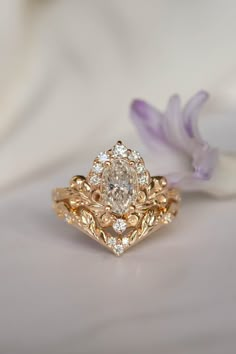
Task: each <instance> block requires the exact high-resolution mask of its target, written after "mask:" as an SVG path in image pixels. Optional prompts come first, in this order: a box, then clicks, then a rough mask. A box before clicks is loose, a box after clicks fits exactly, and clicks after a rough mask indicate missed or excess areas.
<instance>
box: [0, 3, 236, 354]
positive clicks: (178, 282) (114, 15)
mask: <svg viewBox="0 0 236 354" xmlns="http://www.w3.org/2000/svg"><path fill="white" fill-rule="evenodd" d="M235 15H236V6H235V2H234V1H233V0H232V1H230V0H228V1H222V2H215V1H213V0H207V1H206V0H204V1H203V0H201V1H197V2H195V1H187V0H185V1H184V0H183V1H175V2H174V1H170V0H165V1H164V0H159V1H154V0H148V1H144V0H142V1H141V0H139V1H138V0H135V1H134V0H126V1H125V0H122V1H121V0H119V1H118V0H107V1H105V0H99V1H92V0H88V1H72V0H71V1H70V0H69V1H68V0H67V1H66V0H64V1H33V0H25V1H23V0H22V1H20V0H12V1H8V0H2V1H1V2H0V48H1V56H0V117H1V118H0V144H1V145H0V147H1V149H0V161H1V174H0V195H1V201H0V218H1V220H0V221H1V237H0V252H1V254H0V278H1V289H0V308H1V314H0V328H1V331H0V353H3V354H32V353H34V354H41V353H44V354H54V353H55V354H72V353H73V354H74V353H76V354H77V353H81V354H86V353H89V354H90V353H91V354H92V353H96V354H100V353H103V354H106V353H109V354H110V353H115V354H116V353H118V354H120V353H125V354H126V353H135V354H139V353H140V354H141V353H142V354H143V353H147V354H149V353H150V354H156V353H161V354H172V353H173V354H185V353H186V354H195V353H196V354H199V353H201V354H222V353H223V352H224V353H227V354H231V353H232V354H234V353H235V345H236V341H235V335H236V333H235V332H236V330H235V329H236V316H235V296H236V288H235V281H234V269H235V266H236V263H235V256H234V249H235V230H236V221H235V207H236V202H235V200H231V201H221V202H219V201H215V200H212V199H210V198H206V197H202V196H188V197H186V198H185V199H184V202H183V208H182V212H181V214H180V217H179V218H178V220H177V221H176V222H175V223H174V224H173V225H171V226H170V227H168V228H166V229H163V230H162V231H160V232H159V235H160V236H159V237H158V236H157V235H156V236H154V237H152V238H150V240H147V241H145V242H143V243H142V244H140V245H139V246H137V247H135V248H134V249H132V250H131V251H130V252H128V253H127V254H126V255H124V256H123V257H121V258H119V259H117V258H115V257H114V256H113V255H112V254H110V253H108V252H107V251H106V250H105V249H102V248H101V247H100V246H99V245H97V244H96V243H95V242H93V241H92V240H90V239H88V238H86V237H85V236H82V235H81V234H79V233H78V231H76V230H74V229H73V228H70V227H68V226H67V225H65V224H63V223H62V222H61V221H60V220H57V219H56V218H55V217H54V215H53V212H52V211H51V209H50V190H51V189H52V188H53V187H55V186H64V185H66V184H67V183H68V180H69V178H70V177H71V176H72V175H73V174H80V173H86V172H87V170H88V167H89V164H90V162H92V160H93V158H94V157H95V155H96V154H97V153H98V152H99V151H100V150H103V149H106V148H109V147H110V146H111V145H112V144H113V143H114V142H115V141H116V140H117V139H123V140H124V142H128V143H130V145H131V147H136V148H137V147H139V149H140V150H141V151H142V150H143V151H144V154H145V150H144V149H143V147H142V146H141V143H140V142H139V140H138V138H137V136H136V135H135V134H136V133H135V130H134V128H133V127H132V125H131V123H130V122H129V119H128V117H127V115H128V106H129V103H130V101H131V99H132V98H135V97H142V98H145V99H147V100H149V101H150V102H153V104H155V103H156V105H158V106H159V107H160V108H162V107H164V105H165V102H166V100H167V98H168V96H169V95H170V94H172V93H173V92H178V93H180V94H181V95H182V96H183V98H184V99H186V98H188V97H189V96H191V95H192V94H193V93H195V92H196V91H197V90H198V89H200V88H204V89H206V90H208V91H210V92H211V94H212V101H211V103H210V104H209V106H208V113H210V114H208V115H206V117H208V118H209V119H207V118H206V119H205V120H204V119H203V120H202V129H203V131H204V134H206V136H207V137H208V138H209V140H210V141H211V142H213V143H214V144H217V145H220V146H221V147H222V148H223V149H227V150H230V151H235V150H236V146H235V129H236V123H235V116H234V112H235V98H236V97H235V96H236V67H235V62H236V42H235V38H234V37H235V36H234V34H235V30H236V24H235ZM216 111H218V114H219V115H218V116H216V117H215V118H212V117H213V116H214V114H215V112H216ZM206 112H207V111H206ZM203 116H204V115H203ZM214 119H215V123H214ZM146 156H147V153H146ZM161 158H162V157H157V161H158V159H161ZM151 170H152V172H155V171H154V170H155V166H154V165H152V166H151Z"/></svg>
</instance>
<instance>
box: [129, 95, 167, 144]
mask: <svg viewBox="0 0 236 354" xmlns="http://www.w3.org/2000/svg"><path fill="white" fill-rule="evenodd" d="M130 116H131V119H132V120H133V122H134V124H135V126H136V127H137V129H138V131H139V133H140V135H141V136H142V138H143V139H144V141H145V143H146V144H148V145H151V146H153V145H159V144H160V143H162V144H163V143H165V142H166V139H165V136H164V133H163V130H162V120H163V114H162V113H161V112H160V111H158V110H157V109H155V108H154V107H152V106H151V105H149V104H148V103H146V102H145V101H142V100H134V101H133V102H132V104H131V108H130Z"/></svg>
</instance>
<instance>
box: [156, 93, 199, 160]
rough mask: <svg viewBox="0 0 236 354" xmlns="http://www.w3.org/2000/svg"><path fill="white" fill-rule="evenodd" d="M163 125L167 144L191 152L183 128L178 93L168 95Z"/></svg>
mask: <svg viewBox="0 0 236 354" xmlns="http://www.w3.org/2000/svg"><path fill="white" fill-rule="evenodd" d="M163 125H164V131H165V135H166V137H167V138H168V142H169V144H172V145H173V146H174V147H175V148H176V149H179V150H182V151H184V152H185V153H187V154H191V152H192V145H193V144H192V141H191V139H190V138H189V136H188V134H187V132H186V130H185V128H184V122H183V115H182V112H181V106H180V97H179V96H178V95H173V96H171V97H170V99H169V102H168V105H167V109H166V114H165V122H164V123H163Z"/></svg>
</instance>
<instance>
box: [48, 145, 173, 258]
mask: <svg viewBox="0 0 236 354" xmlns="http://www.w3.org/2000/svg"><path fill="white" fill-rule="evenodd" d="M179 201H180V194H179V191H178V190H176V189H174V188H171V187H168V183H167V180H166V178H165V177H163V176H154V177H151V176H150V173H149V172H148V170H147V169H146V167H145V164H144V160H143V159H142V157H141V155H140V154H139V153H138V152H137V151H136V150H131V149H128V148H127V147H126V146H125V145H123V143H122V142H121V141H118V142H117V143H116V144H115V145H114V147H113V148H112V149H110V150H108V151H105V152H101V153H100V154H99V155H98V156H97V157H96V158H95V160H94V163H93V166H92V168H91V170H90V172H89V174H88V176H87V177H84V176H74V177H73V178H72V179H71V181H70V185H69V187H67V188H56V189H55V190H54V191H53V208H54V210H55V212H56V214H57V215H58V216H59V217H61V218H63V219H65V220H66V221H67V222H68V223H69V224H71V225H73V226H75V227H76V228H78V229H80V230H81V231H83V232H84V233H85V234H87V235H88V236H90V237H91V238H93V239H94V240H96V241H97V242H99V243H100V244H102V245H103V246H105V247H107V248H108V249H110V250H111V251H112V252H113V253H114V254H115V255H117V256H120V255H121V254H123V252H124V251H126V250H127V249H129V248H130V247H131V246H133V245H135V244H137V243H138V242H139V241H141V240H143V239H144V238H146V237H147V236H148V235H150V234H151V233H152V232H154V231H156V230H158V229H159V228H160V227H162V226H163V225H165V224H169V223H170V222H172V220H173V219H174V218H175V216H176V215H177V212H178V206H179Z"/></svg>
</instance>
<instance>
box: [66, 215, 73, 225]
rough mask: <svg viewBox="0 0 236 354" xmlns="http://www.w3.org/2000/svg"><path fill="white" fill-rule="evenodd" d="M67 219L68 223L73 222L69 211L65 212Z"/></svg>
mask: <svg viewBox="0 0 236 354" xmlns="http://www.w3.org/2000/svg"><path fill="white" fill-rule="evenodd" d="M65 220H66V222H68V224H71V223H72V217H71V215H70V214H69V213H66V214H65Z"/></svg>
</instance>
